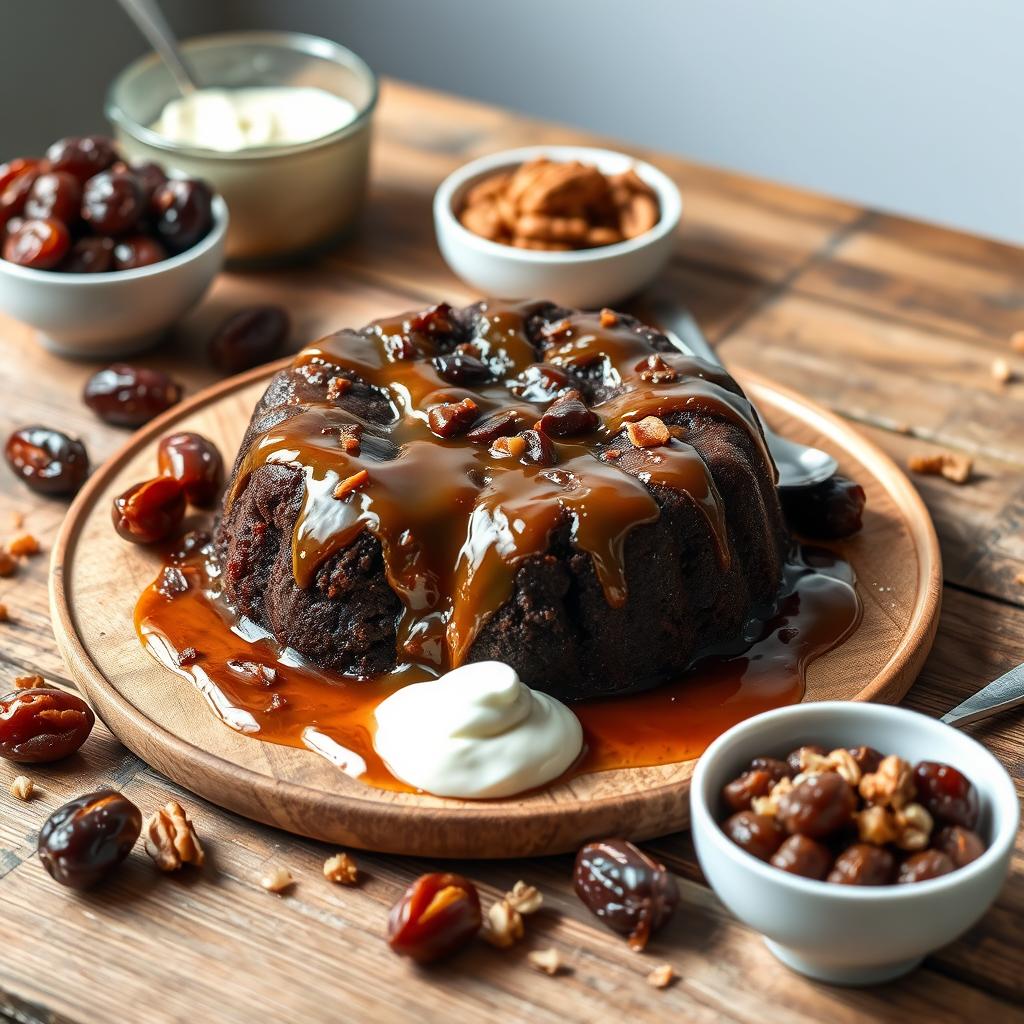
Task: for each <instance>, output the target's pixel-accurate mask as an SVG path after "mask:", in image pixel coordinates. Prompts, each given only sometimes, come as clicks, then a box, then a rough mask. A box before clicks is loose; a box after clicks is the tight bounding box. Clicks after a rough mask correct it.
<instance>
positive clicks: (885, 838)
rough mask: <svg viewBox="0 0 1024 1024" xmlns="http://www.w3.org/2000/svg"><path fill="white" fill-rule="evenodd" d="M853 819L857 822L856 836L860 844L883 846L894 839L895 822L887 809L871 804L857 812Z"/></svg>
mask: <svg viewBox="0 0 1024 1024" xmlns="http://www.w3.org/2000/svg"><path fill="white" fill-rule="evenodd" d="M854 818H855V819H856V822H857V835H858V836H859V837H860V841H861V842H862V843H874V844H875V846H885V844H886V843H891V842H892V841H893V840H894V839H895V838H896V822H895V821H894V820H893V815H892V812H891V811H890V810H889V809H888V808H887V807H882V806H881V805H880V804H873V805H872V806H870V807H865V808H864V810H863V811H859V812H858V813H857V814H855V815H854Z"/></svg>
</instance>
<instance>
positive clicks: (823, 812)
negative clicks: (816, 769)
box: [779, 772, 857, 839]
mask: <svg viewBox="0 0 1024 1024" xmlns="http://www.w3.org/2000/svg"><path fill="white" fill-rule="evenodd" d="M856 806H857V798H856V797H855V796H854V793H853V790H852V789H851V788H850V787H849V786H848V785H847V784H846V781H845V780H844V779H843V778H842V776H841V775H839V774H837V773H836V772H823V773H822V774H821V775H817V776H812V777H811V778H808V779H805V780H804V781H803V782H799V783H797V785H795V786H794V787H793V788H792V789H791V790H790V791H789V792H788V793H786V794H785V796H783V798H782V800H781V803H780V810H779V820H780V821H781V823H782V826H783V828H785V830H786V831H787V832H789V833H790V835H798V834H799V835H803V836H807V837H809V838H811V839H825V838H827V837H828V836H830V835H833V834H834V833H836V832H838V831H839V830H840V829H842V828H844V827H846V826H847V825H849V824H850V822H851V820H852V818H853V812H854V810H855V809H856Z"/></svg>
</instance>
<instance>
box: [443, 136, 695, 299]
mask: <svg viewBox="0 0 1024 1024" xmlns="http://www.w3.org/2000/svg"><path fill="white" fill-rule="evenodd" d="M541 156H546V157H549V158H550V159H551V160H554V161H557V162H559V163H566V162H568V161H571V160H579V161H580V162H582V163H585V164H592V165H594V166H596V167H597V168H598V170H600V171H602V172H603V173H605V174H618V173H620V172H622V171H626V170H629V169H630V168H633V169H634V170H635V171H636V173H637V174H638V175H639V176H640V177H641V178H643V180H644V181H645V182H647V184H648V185H650V186H651V188H653V189H654V191H655V192H656V193H657V195H658V203H659V206H660V207H661V217H660V219H659V220H658V223H657V224H655V225H654V227H653V228H651V230H650V231H647V232H645V233H644V234H642V235H638V236H637V237H636V238H631V239H628V240H627V241H625V242H617V243H616V244H615V245H602V246H598V247H597V248H595V249H580V250H576V251H572V252H538V251H536V250H533V249H516V248H514V247H513V246H510V245H502V244H500V243H498V242H492V241H490V240H489V239H486V238H481V237H480V236H479V235H476V234H474V233H473V232H472V231H469V230H468V229H466V228H464V227H463V226H462V224H460V223H459V219H458V216H457V212H458V211H459V210H460V209H461V208H462V204H463V200H464V198H465V196H466V193H467V192H468V191H469V189H470V188H471V187H472V186H473V185H475V184H476V183H477V182H478V181H480V180H481V179H482V178H485V177H487V176H488V175H491V174H493V173H494V172H496V171H501V170H510V169H512V168H514V167H518V166H519V165H520V164H523V163H525V162H526V161H528V160H533V159H535V158H536V157H541ZM682 210H683V201H682V197H681V196H680V194H679V189H677V188H676V186H675V184H674V183H673V182H672V180H671V179H670V178H669V177H668V176H667V175H666V174H664V173H663V172H661V171H659V170H658V169H657V168H656V167H654V166H652V165H651V164H648V163H645V162H644V161H642V160H636V159H634V158H633V157H631V156H628V155H627V154H625V153H617V152H615V151H614V150H610V149H593V148H591V147H589V146H527V147H524V148H522V149H508V150H504V151H503V152H501V153H492V154H491V155H489V156H485V157H481V158H480V159H479V160H473V161H471V162H470V163H468V164H465V165H463V166H462V167H460V168H459V169H458V170H457V171H454V172H453V173H452V174H450V175H449V176H448V177H447V178H445V180H444V181H443V182H441V185H440V186H439V188H438V190H437V192H436V193H435V194H434V230H435V232H436V234H437V244H438V246H439V247H440V249H441V255H442V256H444V259H445V262H446V263H447V264H448V266H449V267H450V268H451V269H452V270H453V271H454V272H455V273H456V274H457V275H458V276H459V277H461V278H462V280H464V281H465V282H466V283H467V284H469V285H472V286H473V287H474V288H476V289H478V290H479V291H480V292H482V293H483V294H485V295H500V296H504V297H516V298H535V297H543V298H546V299H552V300H554V301H555V302H561V303H563V304H565V305H567V306H578V307H583V308H596V307H598V306H607V305H610V304H612V303H614V302H618V301H619V300H620V299H624V298H626V297H627V296H629V295H632V294H634V293H635V292H638V291H640V290H641V289H642V288H644V287H645V286H646V285H648V284H650V283H651V281H652V280H653V279H654V278H655V277H656V276H657V275H658V273H659V271H660V270H661V268H662V267H663V266H664V265H665V262H666V261H667V260H668V258H669V255H670V254H671V252H672V243H673V240H674V236H675V231H676V228H677V227H678V225H679V219H680V217H681V216H682Z"/></svg>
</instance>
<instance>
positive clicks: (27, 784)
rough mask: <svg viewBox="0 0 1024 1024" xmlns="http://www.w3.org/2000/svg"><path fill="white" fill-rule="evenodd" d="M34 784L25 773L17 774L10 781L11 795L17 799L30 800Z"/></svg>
mask: <svg viewBox="0 0 1024 1024" xmlns="http://www.w3.org/2000/svg"><path fill="white" fill-rule="evenodd" d="M34 789H35V786H34V785H33V783H32V780H31V779H30V778H29V777H28V776H27V775H19V776H17V777H16V778H15V780H14V781H13V782H12V783H11V796H13V797H17V798H18V799H19V800H31V799H32V791H33V790H34Z"/></svg>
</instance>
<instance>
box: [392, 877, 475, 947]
mask: <svg viewBox="0 0 1024 1024" xmlns="http://www.w3.org/2000/svg"><path fill="white" fill-rule="evenodd" d="M482 921H483V918H482V916H481V913H480V896H479V895H478V893H477V891H476V886H475V885H473V883H472V882H471V881H469V879H467V878H463V877H462V875H455V874H450V873H448V872H434V873H432V874H429V875H421V876H420V877H419V878H417V879H416V881H415V882H413V883H412V885H410V886H409V888H408V889H406V890H405V892H404V893H403V894H402V898H401V899H400V900H399V901H398V902H397V903H396V904H395V905H394V906H393V907H392V908H391V913H390V914H389V915H388V945H389V946H390V947H391V948H392V949H393V950H394V951H395V952H396V953H398V954H399V956H407V957H410V958H411V959H413V960H416V961H417V962H418V963H430V962H431V961H433V960H439V959H440V958H441V957H445V956H448V955H449V954H451V953H454V952H455V951H456V950H457V949H459V948H460V947H462V946H464V945H465V944H466V943H467V942H469V940H470V939H472V938H473V936H474V935H476V933H477V932H478V931H480V925H481V924H482Z"/></svg>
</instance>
